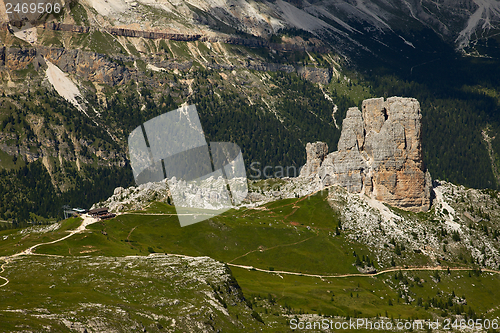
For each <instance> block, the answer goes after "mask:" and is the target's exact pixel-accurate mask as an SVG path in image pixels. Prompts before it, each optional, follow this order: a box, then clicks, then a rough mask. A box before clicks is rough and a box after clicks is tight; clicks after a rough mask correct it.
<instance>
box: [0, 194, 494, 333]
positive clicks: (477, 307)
mask: <svg viewBox="0 0 500 333" xmlns="http://www.w3.org/2000/svg"><path fill="white" fill-rule="evenodd" d="M328 198H329V196H328V191H324V192H320V193H317V194H315V195H313V196H310V197H304V198H299V199H287V200H280V201H276V202H272V203H269V204H266V205H264V206H261V207H257V208H255V209H246V208H241V209H239V210H231V211H228V212H226V213H224V214H223V215H220V216H217V217H214V218H212V219H210V220H208V221H205V222H201V223H196V224H193V225H191V226H187V227H184V228H181V227H180V226H179V223H178V220H177V218H176V216H175V210H174V208H173V207H172V206H170V205H168V204H165V203H153V204H152V205H150V206H149V208H148V209H146V210H145V211H140V212H139V211H137V212H130V213H125V214H123V215H119V216H118V217H116V218H114V219H111V220H106V221H102V222H98V223H95V224H92V225H90V226H89V227H88V228H87V229H88V230H87V231H86V232H84V233H80V234H75V235H74V236H72V237H70V238H68V239H66V240H63V241H61V242H57V243H54V244H49V245H42V246H39V247H38V248H37V249H36V253H39V254H47V255H51V257H47V258H46V257H41V258H40V259H37V260H36V261H28V260H25V259H23V260H18V259H16V260H15V261H11V262H9V263H8V264H7V265H6V267H5V272H4V273H2V274H0V275H2V276H5V277H7V278H8V279H10V280H11V282H10V283H9V284H8V285H7V286H6V287H4V288H3V289H0V292H2V293H4V295H6V297H7V296H8V295H10V294H9V293H14V292H15V290H17V289H18V288H22V283H23V282H22V281H23V280H22V279H20V276H22V273H21V271H22V270H23V269H25V267H30V268H29V269H32V270H35V271H37V273H36V274H42V275H47V274H46V273H41V272H42V271H43V270H44V269H47V268H42V266H36V265H35V263H37V262H39V261H42V260H43V261H46V262H47V263H46V264H44V265H45V266H47V267H52V266H51V265H54V264H55V263H59V264H58V265H61V266H58V267H65V266H64V265H68V266H69V267H70V268H69V273H63V272H62V271H57V270H55V271H53V272H51V273H50V274H51V275H49V276H50V279H49V280H50V281H45V280H46V279H41V280H38V281H41V282H36V284H37V285H38V284H40V285H39V286H37V287H36V288H42V289H41V290H47V288H48V287H50V286H52V285H55V287H53V288H52V289H51V288H48V289H49V290H47V291H44V292H43V293H41V294H42V295H45V296H49V297H51V299H52V301H51V302H55V304H66V303H67V304H70V303H72V302H74V299H72V298H71V297H78V298H83V299H85V302H84V303H92V304H94V303H98V304H110V305H111V306H118V307H121V308H122V309H123V310H124V311H126V312H127V313H135V312H136V311H146V312H147V311H153V312H154V311H155V310H154V309H152V308H150V307H148V306H146V307H144V306H141V305H140V304H139V303H133V304H135V305H132V303H131V304H129V305H127V306H126V307H125V308H124V307H123V306H122V305H117V302H124V301H123V299H127V300H129V301H131V299H132V298H134V297H136V296H133V295H134V292H126V291H124V290H122V288H125V287H118V289H116V290H115V289H109V287H106V286H109V285H110V284H112V285H117V286H126V285H128V284H129V282H127V281H126V276H121V275H112V276H108V275H109V273H106V270H104V271H103V272H102V274H101V273H99V272H100V271H99V272H95V271H92V273H90V271H88V270H87V269H88V268H86V267H90V266H92V265H103V264H102V262H103V261H107V262H109V263H113V261H114V262H116V260H118V262H119V263H121V262H122V261H127V260H132V259H127V258H129V257H127V256H137V255H138V256H140V258H147V256H148V255H150V254H153V253H159V254H163V253H167V254H175V255H179V254H180V255H187V256H196V257H199V256H209V257H211V258H213V259H215V260H216V261H218V262H223V263H227V265H228V266H225V267H229V268H230V269H231V271H232V275H233V276H234V277H235V279H236V281H237V283H238V285H239V286H241V289H242V292H243V295H244V297H245V303H244V304H247V305H246V306H247V307H248V306H251V307H252V310H251V311H250V310H249V309H247V308H246V307H245V306H244V305H242V306H243V307H241V306H240V307H238V306H236V307H231V306H228V311H229V313H230V317H231V318H233V320H234V319H235V318H236V319H237V318H240V319H238V320H236V321H237V322H238V321H239V322H240V323H245V320H247V319H244V320H242V319H241V315H244V316H247V317H245V318H250V317H248V316H249V315H250V314H251V312H253V311H255V312H256V313H257V314H259V318H261V319H262V321H263V322H264V323H265V326H259V325H264V324H262V323H260V322H259V321H258V320H255V321H252V320H250V323H252V325H256V326H255V327H262V328H264V327H265V329H264V330H265V331H269V332H272V331H283V330H285V331H288V329H289V323H290V320H291V319H293V318H299V319H300V318H305V317H304V315H305V314H313V315H314V316H313V317H309V320H314V318H316V319H317V320H322V319H324V318H328V319H332V320H334V321H342V320H346V318H356V317H369V318H375V317H384V318H387V319H386V320H390V319H391V318H392V320H394V321H395V322H396V321H398V320H410V319H432V318H436V316H438V317H441V318H449V317H450V318H454V316H456V315H462V316H464V317H463V318H467V319H475V318H489V319H494V318H497V317H498V316H500V307H499V305H500V304H499V303H498V297H497V295H496V290H498V288H499V287H500V274H498V272H496V273H495V271H483V272H482V271H481V270H480V268H479V266H477V265H472V264H468V265H464V264H463V263H461V262H459V261H457V262H453V261H451V262H450V261H448V262H446V266H443V267H436V266H434V264H433V262H432V260H430V259H427V260H425V257H423V256H421V255H420V256H419V255H416V256H415V255H412V254H411V252H412V251H408V250H407V251H404V253H403V255H402V256H399V257H398V258H397V266H396V267H394V266H391V265H389V266H387V263H385V262H384V261H378V259H377V258H378V256H377V255H376V253H377V252H376V251H374V249H373V248H371V247H368V246H366V245H364V244H363V243H361V242H359V241H354V240H352V237H351V236H352V234H353V233H354V232H355V231H354V230H350V229H349V228H346V227H342V223H339V221H341V220H342V217H341V216H340V215H339V210H334V209H332V208H331V207H330V204H329V202H328ZM395 213H397V214H399V213H398V212H397V211H395ZM401 214H402V213H401ZM401 216H405V215H404V214H403V215H401ZM429 217H430V216H427V215H421V218H429ZM77 224H78V220H69V221H67V222H64V224H63V225H62V227H61V228H60V229H59V230H57V231H54V232H48V233H45V234H43V236H37V235H35V234H33V233H26V235H28V236H23V237H25V238H24V239H19V238H20V237H21V235H20V234H19V232H17V231H13V230H8V231H3V232H2V233H1V234H0V237H2V238H0V245H1V247H0V250H2V252H3V253H2V254H11V253H13V252H18V251H19V250H22V249H25V248H27V247H28V246H30V245H32V244H34V243H36V242H40V241H47V240H52V239H55V238H57V237H60V236H61V235H62V234H64V231H63V230H64V229H70V228H72V227H74V226H76V225H77ZM6 236H7V237H6ZM37 237H38V238H37ZM2 239H3V240H2ZM14 244H18V245H17V246H16V250H15V251H12V248H13V245H14ZM386 251H387V253H391V252H392V251H393V250H391V249H387V250H386ZM54 255H55V256H54ZM175 255H167V256H162V255H160V257H164V258H177V257H176V256H175ZM112 258H115V259H112ZM142 260H146V259H142ZM76 263H79V264H78V265H77V266H75V264H76ZM82 263H85V264H82ZM97 263H100V264H97ZM367 263H370V265H373V266H374V267H375V268H376V269H377V271H378V273H377V274H361V273H360V272H359V271H358V269H357V267H358V266H359V267H362V266H364V265H366V264H367ZM89 265H90V266H89ZM106 265H109V264H106ZM106 265H104V267H105V266H106ZM117 265H118V266H120V265H122V264H117ZM118 266H117V267H118ZM153 266H154V265H153ZM429 266H433V267H434V268H429ZM447 266H448V267H451V269H450V270H448V269H447ZM120 267H121V266H120ZM130 267H131V268H133V267H135V268H134V269H139V271H141V272H143V274H148V275H149V273H147V272H148V269H149V268H146V267H145V266H141V265H139V266H137V264H134V265H132V266H130ZM251 267H254V268H251ZM426 267H427V268H426ZM139 271H136V272H139ZM74 274H76V275H74ZM92 274H93V275H92ZM184 274H186V273H182V272H180V271H179V272H178V273H177V276H183V275H184ZM61 275H63V276H64V277H65V278H62V277H61ZM88 275H90V278H87V279H85V280H84V281H85V282H84V283H85V286H87V287H86V288H87V289H88V288H90V290H92V292H91V293H86V294H85V295H84V294H82V292H83V290H81V291H79V290H78V289H74V288H77V287H76V286H75V287H72V288H73V289H74V290H73V292H74V295H75V296H71V297H70V295H72V294H67V292H69V290H68V291H65V292H64V293H58V292H57V291H58V290H60V287H58V286H59V285H61V287H63V286H65V285H67V286H68V287H69V286H73V285H74V283H73V282H70V281H72V280H70V279H74V278H76V277H78V276H80V278H79V279H81V276H88ZM71 276H74V277H71ZM60 279H62V280H60ZM66 279H69V280H66ZM149 280H151V278H149ZM42 281H44V282H42ZM75 281H76V280H75ZM106 281H107V282H106ZM111 281H112V282H111ZM151 281H152V282H149V283H150V284H149V285H150V286H151V287H147V286H149V285H148V284H147V283H145V282H142V284H139V285H141V286H143V287H141V288H143V289H142V290H143V293H144V294H143V296H141V297H147V295H149V293H150V292H153V291H152V290H153V289H154V288H155V286H158V283H160V281H159V280H151ZM75 283H76V282H75ZM43 285H46V286H45V287H43ZM78 285H79V284H78ZM68 287H64V288H68ZM44 288H45V289H44ZM107 288H108V289H107ZM144 288H146V289H144ZM150 288H153V289H150ZM216 289H217V287H215V290H216ZM64 290H65V289H64ZM112 290H115V291H112ZM184 292H185V289H182V288H181V289H178V290H177V289H175V291H173V293H172V294H169V295H170V296H165V297H167V299H168V298H169V297H173V298H176V299H180V300H181V302H182V300H184V299H185V298H186V297H190V296H188V295H187V294H186V295H185V294H183V293H184ZM127 295H129V296H127ZM45 296H44V297H45ZM9 297H14V296H8V297H7V298H5V299H6V300H9V299H10V298H9ZM155 297H156V296H155ZM221 297H222V296H221ZM16 299H17V302H18V303H17V304H31V305H29V306H28V305H26V306H27V307H30V306H35V305H34V304H36V307H40V306H41V305H43V307H44V308H45V307H47V306H49V305H50V304H52V303H51V302H48V303H47V302H46V301H45V303H40V302H43V299H44V298H43V297H39V296H37V295H36V294H33V293H30V294H26V295H24V294H23V295H22V297H21V299H19V298H16ZM118 300H121V301H118ZM224 300H225V301H224V302H226V303H227V302H228V301H227V299H225V298H224ZM7 303H8V302H7ZM7 303H5V304H7ZM8 304H10V303H8ZM120 304H123V303H120ZM127 304H128V303H127ZM145 304H150V303H145ZM192 304H194V303H192ZM221 304H222V303H221ZM6 306H7V305H6ZM10 306H11V308H22V307H24V305H23V306H20V305H16V306H14V305H13V304H12V305H10ZM50 306H52V305H50ZM94 308H95V306H94ZM49 311H50V312H51V313H52V312H54V313H58V314H60V315H61V316H62V317H64V316H66V314H64V313H63V312H64V311H62V310H61V306H60V307H59V308H58V309H55V308H51V309H50V310H49ZM82 311H83V310H82ZM86 311H91V312H89V313H88V314H87V315H88V316H96V315H102V312H92V311H97V310H95V309H94V310H86ZM78 313H80V312H78ZM83 313H84V312H82V314H78V316H76V318H77V319H76V320H77V321H79V322H81V321H82V320H81V316H83ZM245 314H246V315H245ZM16 316H17V315H15V314H13V313H10V314H9V317H8V319H9V320H13V321H15V320H17V319H15V318H17V317H16ZM171 316H172V317H176V316H179V314H177V315H173V314H172V315H171ZM332 316H333V317H332ZM134 318H135V317H134V316H132V317H131V320H133V319H134ZM156 322H159V323H160V325H162V326H163V327H166V325H165V324H168V321H167V322H165V321H161V320H156ZM214 322H215V323H216V324H214V325H215V326H214V327H233V328H234V326H232V325H233V324H234V323H233V324H228V323H227V322H226V321H225V319H223V318H222V317H221V318H219V317H217V318H215V319H214ZM147 323H148V324H149V325H150V327H152V326H151V325H152V322H151V321H147ZM33 325H35V324H34V323H33ZM113 325H114V324H113ZM117 325H118V324H117ZM144 325H145V326H147V325H146V323H144ZM225 325H229V326H225ZM245 325H246V324H245ZM148 330H149V329H148ZM151 330H152V331H156V328H152V329H151ZM228 331H231V329H228Z"/></svg>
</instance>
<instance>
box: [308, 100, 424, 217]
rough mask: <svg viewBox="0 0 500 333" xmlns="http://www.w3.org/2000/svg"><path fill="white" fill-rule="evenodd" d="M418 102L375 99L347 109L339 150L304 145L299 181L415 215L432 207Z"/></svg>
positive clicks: (319, 145) (322, 146) (315, 144)
mask: <svg viewBox="0 0 500 333" xmlns="http://www.w3.org/2000/svg"><path fill="white" fill-rule="evenodd" d="M421 118H422V115H421V112H420V103H419V102H418V101H417V100H416V99H414V98H401V97H391V98H388V99H387V100H386V101H384V99H383V98H374V99H368V100H365V101H363V104H362V111H360V110H359V109H358V108H356V107H355V108H350V109H349V110H348V111H347V115H346V118H345V119H344V122H343V124H342V133H341V135H340V139H339V142H338V151H336V152H333V153H330V154H328V146H327V144H326V143H324V142H316V143H308V144H307V146H306V151H307V163H306V164H305V165H304V167H303V168H302V169H301V172H300V177H313V178H314V177H319V178H320V180H321V182H322V184H323V186H325V187H326V186H331V185H341V186H343V187H345V188H347V190H348V191H349V192H352V193H364V194H366V195H368V196H371V197H373V198H375V199H377V200H379V201H381V202H385V203H387V204H389V205H391V206H394V207H398V208H402V209H406V210H410V211H414V212H419V211H426V210H428V209H429V207H430V204H431V191H432V179H431V176H430V174H429V172H428V171H427V170H426V168H425V165H424V163H423V160H422V137H421V121H420V120H421Z"/></svg>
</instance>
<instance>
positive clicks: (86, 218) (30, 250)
mask: <svg viewBox="0 0 500 333" xmlns="http://www.w3.org/2000/svg"><path fill="white" fill-rule="evenodd" d="M148 215H167V214H148ZM98 221H99V220H98V219H95V218H93V217H91V216H89V215H83V221H82V223H81V224H80V226H79V227H78V228H76V229H75V230H70V231H69V234H68V235H66V236H64V237H61V238H59V239H56V240H53V241H50V242H45V243H39V244H35V245H33V246H31V247H29V248H27V249H26V250H24V251H22V252H19V253H16V254H13V255H10V256H5V257H0V260H3V261H4V263H3V264H2V265H1V266H0V268H1V271H0V273H3V272H4V271H5V266H6V265H7V264H8V263H9V262H11V260H12V259H14V258H16V257H19V256H24V255H39V254H37V253H34V252H33V250H35V249H36V248H37V247H39V246H41V245H47V244H54V243H57V242H60V241H63V240H65V239H67V238H69V237H71V236H73V235H75V234H77V233H81V232H83V231H85V230H86V227H87V226H88V225H90V224H93V223H95V222H98ZM135 228H137V226H136V227H134V228H133V229H132V230H131V231H130V233H129V235H128V237H130V234H131V233H132V232H133V231H134V229H135ZM128 237H127V239H128ZM313 237H315V236H312V237H309V238H306V239H303V240H301V241H298V242H295V243H292V244H282V245H276V246H273V247H270V248H267V249H256V250H252V251H249V252H247V253H245V254H243V255H241V256H239V257H237V258H234V259H233V260H231V261H229V262H227V263H226V264H227V265H228V266H232V267H238V268H243V269H247V270H252V271H259V272H264V273H272V274H277V275H278V276H280V275H281V274H283V275H296V276H306V277H315V278H319V279H328V278H330V279H333V278H347V277H375V276H379V275H382V274H386V273H391V272H398V271H447V270H448V269H449V270H450V271H471V270H473V268H465V267H442V266H434V267H432V266H423V267H407V268H405V267H394V268H389V269H385V270H382V271H380V272H377V273H373V274H366V273H357V274H356V273H351V274H339V275H321V274H308V273H300V272H290V271H276V270H272V271H271V270H267V269H261V268H257V267H253V266H246V265H238V264H233V263H232V262H233V261H235V260H237V259H239V258H242V257H245V256H247V255H248V254H250V253H253V252H256V251H267V250H271V249H274V248H277V247H282V246H291V245H296V244H299V243H302V242H305V241H307V240H309V239H311V238H313ZM40 255H41V254H40ZM167 255H173V256H181V257H188V256H185V255H182V254H174V253H169V254H167ZM47 256H52V255H47ZM54 256H55V255H54ZM55 257H63V256H55ZM481 271H482V272H488V273H493V274H499V275H500V271H496V270H493V269H487V268H483V269H481ZM0 279H3V280H5V282H4V283H3V284H2V285H0V287H3V286H5V285H7V284H8V283H9V279H7V278H6V277H3V276H0Z"/></svg>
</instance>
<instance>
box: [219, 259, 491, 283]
mask: <svg viewBox="0 0 500 333" xmlns="http://www.w3.org/2000/svg"><path fill="white" fill-rule="evenodd" d="M227 265H228V266H233V267H238V268H244V269H248V270H251V271H259V272H264V273H273V274H278V275H279V274H286V275H298V276H307V277H315V278H319V279H330V278H346V277H374V276H378V275H382V274H386V273H391V272H399V271H447V270H448V268H449V269H450V271H472V270H473V268H462V267H442V266H435V267H432V266H429V267H408V268H403V267H395V268H389V269H385V270H382V271H380V272H377V273H373V274H367V273H352V274H339V275H320V274H307V273H298V272H288V271H275V270H273V271H271V270H268V269H261V268H257V267H253V266H245V265H237V264H232V263H227ZM481 272H488V273H493V274H499V275H500V271H495V270H493V269H487V268H482V269H481Z"/></svg>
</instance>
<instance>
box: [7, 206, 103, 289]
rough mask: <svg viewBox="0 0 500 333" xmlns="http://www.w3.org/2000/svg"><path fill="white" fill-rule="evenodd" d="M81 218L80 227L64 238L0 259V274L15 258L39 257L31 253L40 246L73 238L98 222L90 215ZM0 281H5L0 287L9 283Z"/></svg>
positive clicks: (36, 245)
mask: <svg viewBox="0 0 500 333" xmlns="http://www.w3.org/2000/svg"><path fill="white" fill-rule="evenodd" d="M82 217H83V221H82V224H80V226H79V227H78V228H76V229H75V230H70V231H69V234H68V235H66V236H64V237H61V238H59V239H56V240H53V241H50V242H46V243H39V244H35V245H33V246H31V247H29V248H27V249H26V250H24V251H22V252H19V253H16V254H13V255H10V256H5V257H0V260H4V261H5V262H4V263H3V264H2V266H1V268H2V271H1V272H0V273H3V272H4V271H5V267H4V266H5V265H7V264H8V263H10V262H11V261H12V259H14V258H17V257H19V256H26V255H39V254H38V253H34V252H33V251H34V250H35V249H36V248H37V247H39V246H41V245H47V244H54V243H57V242H60V241H63V240H65V239H67V238H69V237H71V236H73V235H74V234H78V233H80V232H83V231H85V230H86V228H87V226H88V225H90V224H92V223H95V222H97V221H99V220H98V219H95V218H93V217H91V216H90V215H87V214H85V215H82ZM47 256H52V255H47ZM54 257H60V256H54ZM0 279H4V280H5V283H4V284H2V285H0V287H3V286H5V285H7V284H8V283H9V279H7V278H6V277H3V276H0Z"/></svg>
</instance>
